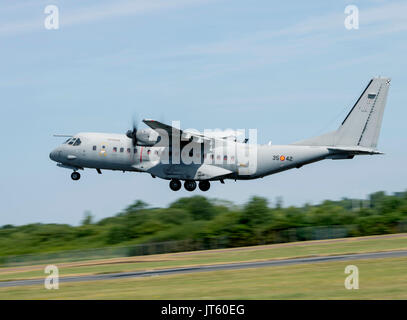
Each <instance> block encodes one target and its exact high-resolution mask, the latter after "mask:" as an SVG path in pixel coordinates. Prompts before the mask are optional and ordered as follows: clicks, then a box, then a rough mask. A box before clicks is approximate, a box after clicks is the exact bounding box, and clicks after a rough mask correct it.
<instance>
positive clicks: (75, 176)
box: [71, 171, 81, 181]
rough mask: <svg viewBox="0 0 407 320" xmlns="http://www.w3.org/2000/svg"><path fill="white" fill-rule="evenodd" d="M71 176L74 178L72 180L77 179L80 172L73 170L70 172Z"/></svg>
mask: <svg viewBox="0 0 407 320" xmlns="http://www.w3.org/2000/svg"><path fill="white" fill-rule="evenodd" d="M71 178H72V180H74V181H76V180H79V179H80V178H81V174H80V173H79V172H76V171H74V172H72V174H71Z"/></svg>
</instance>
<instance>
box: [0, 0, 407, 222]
mask: <svg viewBox="0 0 407 320" xmlns="http://www.w3.org/2000/svg"><path fill="white" fill-rule="evenodd" d="M48 5H56V6H57V8H58V10H59V28H58V29H51V30H49V29H46V28H45V26H44V20H45V19H46V17H47V16H48V14H46V13H44V10H45V7H46V6H48ZM347 5H356V6H357V8H358V10H359V28H358V29H352V30H348V29H346V28H345V25H344V20H345V18H346V17H347V14H345V12H344V11H345V7H346V6H347ZM406 12H407V3H406V2H405V1H355V0H352V1H322V0H320V1H269V0H256V1H244V0H172V1H164V0H134V1H126V0H119V1H89V0H85V1H52V0H47V1H38V0H30V1H28V0H26V1H25V0H21V1H18V2H16V1H5V0H0V116H1V118H0V119H1V126H0V133H1V137H2V152H1V158H0V164H1V167H2V170H1V172H0V195H1V199H2V201H1V209H0V225H4V224H15V225H21V224H27V223H36V222H41V223H69V224H73V225H77V224H79V223H80V221H81V219H82V218H83V215H84V212H85V211H90V212H91V213H92V214H93V215H94V217H95V219H96V220H99V219H102V218H104V217H107V216H112V215H115V214H117V213H119V212H120V211H121V210H123V209H124V208H125V207H127V206H128V205H130V204H131V203H133V202H134V201H135V200H137V199H141V200H143V201H145V202H147V203H149V204H150V205H152V206H167V205H169V204H170V203H171V202H172V201H174V200H176V199H178V198H180V197H185V196H191V195H200V194H201V195H205V196H208V197H210V198H220V199H226V200H230V201H233V202H235V203H237V204H243V203H245V202H247V201H248V200H249V199H250V197H252V196H254V195H258V196H262V197H265V198H267V199H268V200H269V202H270V205H273V203H275V201H276V198H277V197H282V198H283V201H284V205H285V206H288V205H302V204H304V203H313V204H316V203H319V202H321V201H322V200H325V199H332V200H338V199H341V198H342V197H348V198H365V197H366V196H367V195H368V194H369V193H372V192H375V191H379V190H384V191H386V192H388V193H391V192H396V191H403V190H405V189H406V184H405V181H406V180H407V173H406V166H405V163H406V161H407V150H406V148H405V142H406V134H405V118H406V117H407V108H405V101H406V92H407V91H406V86H407V76H406V70H407V62H406V58H405V55H406V52H407V41H406V40H407V19H406V15H405V14H406ZM378 75H382V76H388V77H391V78H392V84H391V87H390V91H389V96H388V100H387V108H386V110H385V114H384V119H383V125H382V131H381V136H380V139H379V146H378V149H379V150H380V151H382V152H384V153H385V155H382V156H364V157H356V158H355V159H353V160H351V161H345V160H339V161H333V160H326V161H322V162H318V163H316V164H311V165H309V166H305V167H303V168H301V170H296V169H294V170H289V171H286V172H283V173H279V174H276V175H272V176H268V177H265V178H263V179H258V180H253V181H237V182H234V181H232V180H231V181H226V183H225V184H224V185H221V184H220V183H216V182H215V183H212V187H211V189H210V191H209V192H207V193H203V192H201V191H195V192H194V193H192V194H191V193H189V192H187V191H184V190H181V191H178V192H173V191H170V189H169V187H168V181H166V180H161V179H152V178H151V176H150V175H148V174H140V173H118V172H108V171H105V172H103V174H102V175H98V174H97V173H96V171H95V170H86V169H85V171H84V172H83V173H82V178H81V180H80V181H77V182H74V181H72V180H71V178H70V173H71V172H70V171H69V170H67V169H62V168H59V167H57V166H56V165H55V163H54V162H52V161H51V160H50V159H49V153H50V151H51V150H52V149H53V148H55V147H56V146H58V145H59V144H60V143H62V142H63V141H62V140H61V138H55V137H53V136H52V135H53V134H75V133H78V132H83V131H96V132H115V133H125V132H126V130H128V129H129V127H130V126H131V118H132V116H133V115H136V116H137V117H138V118H139V119H142V118H153V119H158V120H161V121H165V122H169V123H170V122H171V121H172V120H179V121H180V123H181V128H184V129H185V128H195V129H198V130H204V129H215V128H220V129H227V128H232V129H240V128H246V129H252V128H255V129H257V130H258V142H259V143H267V142H268V141H270V140H271V141H272V143H273V144H288V143H291V142H294V141H297V140H301V139H304V138H308V137H312V136H315V135H320V134H322V133H324V132H327V131H330V130H334V129H336V128H337V127H338V126H339V124H340V123H341V121H342V120H343V119H344V117H345V116H346V114H347V112H348V111H349V110H350V108H351V107H352V105H353V103H354V102H355V101H356V99H357V98H358V96H359V95H360V93H361V92H362V90H363V89H364V88H365V86H366V85H367V83H368V81H369V80H370V78H371V77H373V76H378Z"/></svg>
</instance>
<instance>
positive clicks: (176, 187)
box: [170, 179, 181, 191]
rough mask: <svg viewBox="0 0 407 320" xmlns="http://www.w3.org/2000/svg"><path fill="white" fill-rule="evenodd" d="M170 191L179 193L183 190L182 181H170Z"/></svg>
mask: <svg viewBox="0 0 407 320" xmlns="http://www.w3.org/2000/svg"><path fill="white" fill-rule="evenodd" d="M170 189H171V190H172V191H178V190H179V189H181V181H179V180H178V179H172V180H171V181H170Z"/></svg>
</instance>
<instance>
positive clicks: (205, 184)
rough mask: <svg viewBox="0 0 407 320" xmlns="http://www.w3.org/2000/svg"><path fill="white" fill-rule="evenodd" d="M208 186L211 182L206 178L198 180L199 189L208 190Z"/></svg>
mask: <svg viewBox="0 0 407 320" xmlns="http://www.w3.org/2000/svg"><path fill="white" fill-rule="evenodd" d="M210 187H211V184H210V182H209V181H208V180H203V181H199V189H201V191H208V190H209V188H210Z"/></svg>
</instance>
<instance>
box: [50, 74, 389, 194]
mask: <svg viewBox="0 0 407 320" xmlns="http://www.w3.org/2000/svg"><path fill="white" fill-rule="evenodd" d="M389 86H390V79H389V78H383V77H377V78H373V79H371V80H370V81H369V83H368V85H367V87H366V88H365V89H364V91H363V92H362V94H361V95H360V97H359V98H358V99H357V101H356V103H355V104H354V105H353V107H352V109H351V110H350V112H349V113H348V115H347V116H346V118H345V119H344V120H343V122H342V124H341V125H340V126H339V128H338V129H337V130H335V131H332V132H329V133H326V134H323V135H321V136H317V137H313V138H310V139H305V140H302V141H298V142H294V143H292V144H289V145H274V144H271V143H269V144H267V145H259V144H256V143H251V142H250V141H248V140H249V139H244V141H242V140H239V139H238V136H239V134H238V133H237V132H231V131H221V132H206V131H205V132H203V133H201V132H199V131H196V130H181V129H179V128H178V127H177V126H174V125H172V126H170V125H167V124H164V123H162V122H159V121H155V120H148V119H145V120H143V122H144V123H145V124H146V125H147V126H148V127H149V128H146V129H138V128H137V126H136V125H135V124H133V129H132V130H128V131H127V133H126V134H111V133H94V132H84V133H78V134H76V135H72V136H69V139H68V140H67V141H65V142H64V143H63V144H62V145H60V146H59V147H57V148H56V149H55V150H53V151H52V152H51V153H50V158H51V159H52V160H53V161H55V162H57V165H58V166H59V167H62V168H67V169H70V170H73V172H72V174H71V178H72V179H73V180H79V179H80V173H79V172H78V171H79V170H84V168H91V169H96V170H97V172H98V173H99V174H101V173H102V170H120V171H123V172H126V171H131V172H144V173H148V174H150V175H151V176H152V177H153V178H155V177H159V178H162V179H165V180H169V181H170V182H169V186H170V188H171V190H173V191H177V190H180V189H181V187H182V181H184V188H185V189H186V190H188V191H193V190H195V189H196V187H197V182H198V186H199V189H200V190H202V191H207V190H209V188H210V182H214V181H220V182H221V183H224V181H225V180H227V179H232V180H235V181H236V180H248V179H257V178H263V177H265V176H268V175H272V174H275V173H278V172H281V171H285V170H289V169H293V168H301V167H302V166H304V165H306V164H310V163H313V162H317V161H320V160H325V159H333V160H339V159H352V158H354V156H355V155H375V154H382V153H381V152H379V151H378V150H377V141H378V138H379V133H380V128H381V123H382V119H383V112H384V108H385V105H386V99H387V92H388V89H389Z"/></svg>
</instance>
